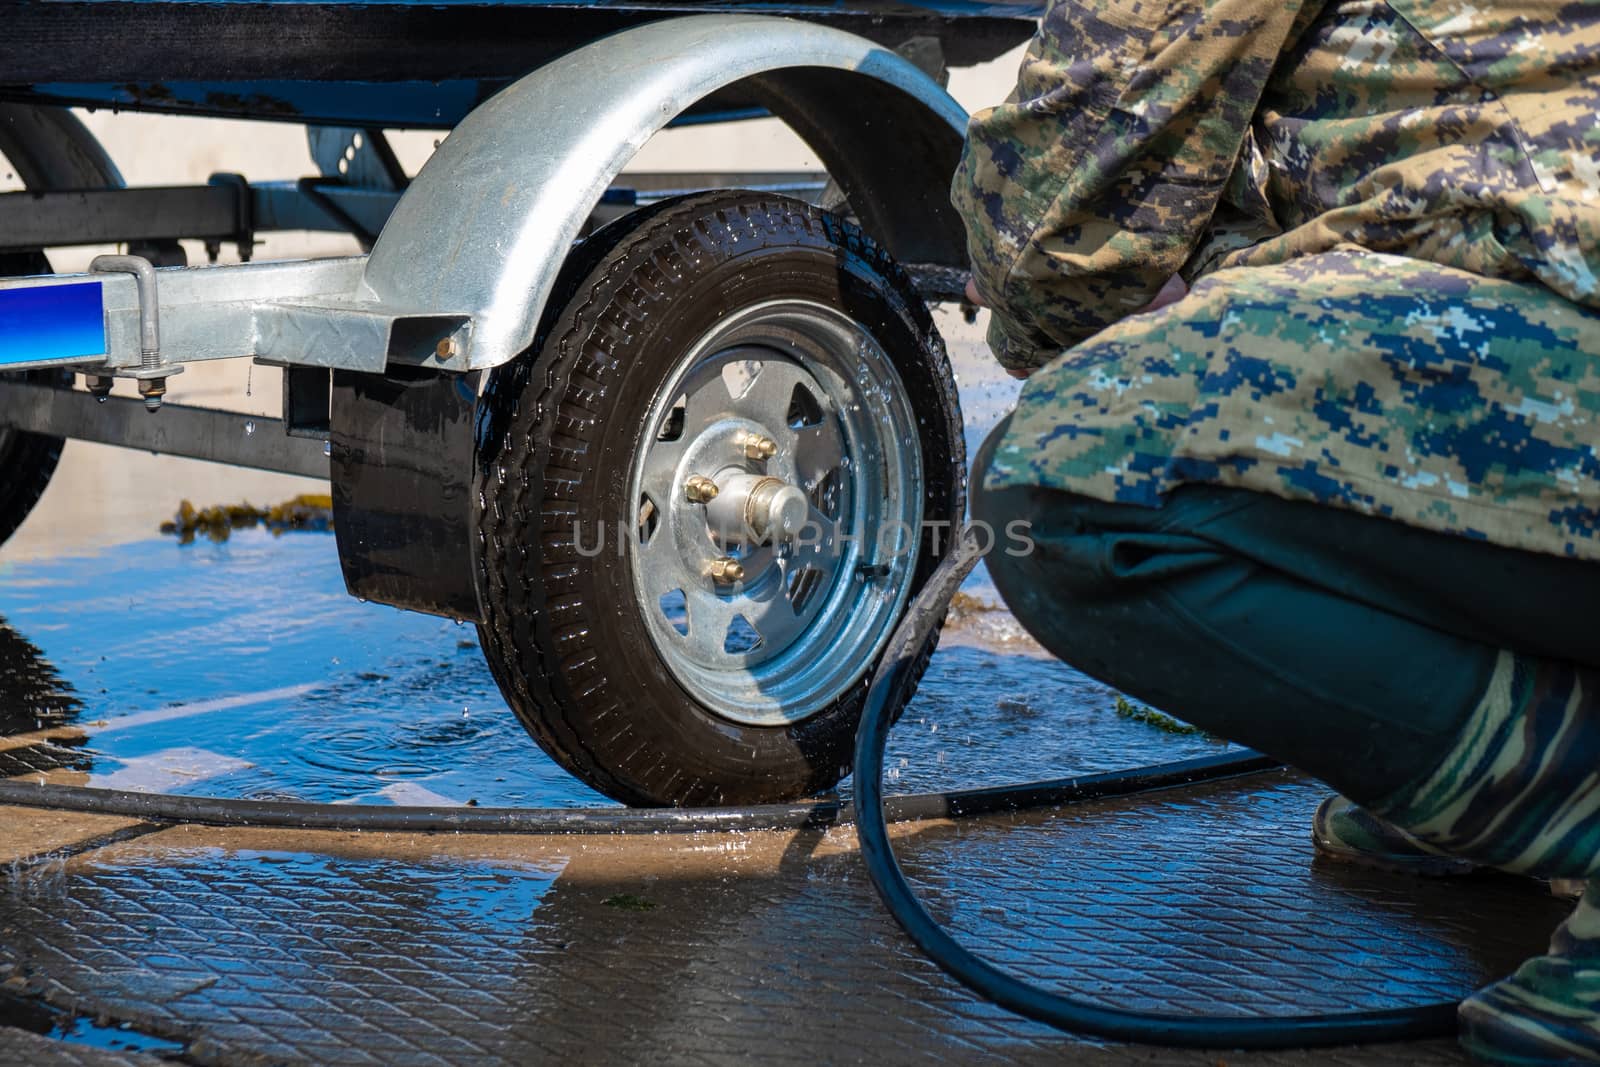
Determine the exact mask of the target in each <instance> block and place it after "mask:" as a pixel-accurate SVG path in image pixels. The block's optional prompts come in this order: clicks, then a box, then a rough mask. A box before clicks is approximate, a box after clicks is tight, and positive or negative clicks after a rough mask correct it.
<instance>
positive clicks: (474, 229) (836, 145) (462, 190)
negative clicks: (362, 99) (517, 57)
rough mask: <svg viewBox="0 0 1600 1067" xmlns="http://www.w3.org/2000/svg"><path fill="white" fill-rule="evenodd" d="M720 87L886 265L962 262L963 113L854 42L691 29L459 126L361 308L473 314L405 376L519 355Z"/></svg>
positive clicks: (783, 27) (774, 22) (494, 102)
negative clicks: (691, 114) (635, 189)
mask: <svg viewBox="0 0 1600 1067" xmlns="http://www.w3.org/2000/svg"><path fill="white" fill-rule="evenodd" d="M735 82H747V84H746V86H745V87H744V88H748V89H751V90H754V91H755V92H756V93H757V94H758V95H759V96H760V98H761V99H762V100H763V102H765V103H766V105H767V106H768V107H769V108H770V109H771V110H772V112H773V113H774V114H776V115H777V116H778V117H780V118H782V119H783V120H784V121H786V122H787V123H789V125H790V126H792V127H793V128H794V129H795V131H796V133H798V134H799V135H800V136H801V137H802V138H803V139H804V140H805V141H806V142H807V143H808V144H809V145H810V146H811V148H812V149H813V150H814V151H816V153H817V154H818V156H819V157H820V159H821V161H822V163H823V165H824V166H826V167H827V168H828V170H829V171H830V173H831V174H832V175H833V177H834V179H835V180H836V181H837V182H838V183H839V184H840V186H841V188H842V189H843V190H844V192H845V194H846V196H848V197H849V200H850V205H851V207H852V209H853V210H854V211H855V213H856V214H857V216H858V217H859V218H860V220H861V222H862V225H863V226H864V227H865V228H866V229H867V231H868V232H869V233H871V234H872V235H873V236H874V237H875V238H877V239H878V240H879V241H880V242H882V243H883V244H884V245H885V246H886V247H887V248H888V249H889V251H890V253H891V254H893V255H894V256H895V257H896V258H897V259H899V260H901V261H902V262H907V263H936V264H942V265H945V266H961V265H963V264H964V263H965V244H964V239H963V236H962V229H961V225H960V221H959V220H958V219H957V217H956V215H955V212H954V210H953V209H952V208H951V207H950V203H949V196H948V189H949V182H950V176H951V175H952V174H953V173H954V171H955V167H956V162H957V158H958V155H959V153H960V149H961V140H962V137H963V135H964V133H965V128H966V113H965V112H964V111H963V110H962V109H961V107H960V105H958V104H957V103H956V102H955V101H954V100H953V99H951V97H950V96H949V94H947V93H946V92H945V91H944V90H943V89H942V88H940V87H939V85H938V84H937V83H935V82H934V81H933V80H932V79H931V78H929V77H928V76H927V75H926V74H924V73H923V72H922V71H920V70H918V69H917V68H916V67H914V66H912V65H911V64H910V63H909V62H907V61H906V60H904V59H902V58H901V57H899V56H897V55H895V54H894V53H893V52H891V51H888V50H886V49H885V48H883V47H881V46H879V45H876V44H873V43H872V42H870V41H867V40H864V39H862V38H860V37H857V36H855V35H853V34H849V33H844V32H842V31H839V30H835V29H830V28H828V27H825V26H819V25H816V24H813V23H807V22H799V21H794V20H790V19H780V18H771V17H763V16H744V15H697V16H690V17H684V18H674V19H667V20H664V21H661V22H655V23H650V24H648V25H645V26H641V27H638V28H636V29H630V30H627V31H624V32H622V33H618V34H616V35H615V36H612V37H608V38H605V39H603V40H600V41H597V42H595V43H593V44H590V45H588V46H586V47H584V48H581V49H578V50H577V51H575V52H572V53H570V54H568V55H566V56H563V57H562V58H560V59H558V60H555V61H554V62H552V63H549V64H548V65H546V66H544V67H541V68H539V69H538V70H537V71H535V72H534V73H532V74H529V75H528V76H527V77H525V78H523V79H522V80H521V81H518V82H517V83H516V84H514V85H512V86H510V87H509V88H507V89H505V90H504V91H503V92H501V93H499V94H498V95H496V96H494V97H493V98H491V99H490V100H488V101H487V102H485V103H484V104H482V105H480V106H479V107H478V108H477V109H476V110H474V111H473V112H472V113H471V114H470V115H468V116H467V118H466V119H465V120H464V121H462V123H461V124H460V125H459V126H457V127H456V129H455V130H454V132H452V133H451V134H450V136H449V137H448V138H446V140H445V142H444V143H443V144H442V145H440V146H439V149H438V151H436V152H435V153H434V155H433V158H432V159H430V160H429V161H428V163H427V165H426V166H424V167H423V168H422V170H421V172H420V173H418V175H417V176H416V179H415V180H414V181H413V182H412V183H411V185H410V187H409V189H408V190H407V191H406V193H405V195H404V196H403V197H402V198H401V200H400V203H399V206H398V207H397V208H396V210H395V212H394V214H393V215H392V216H391V217H390V219H389V221H388V223H387V225H385V227H384V229H383V233H382V235H381V236H380V237H379V239H378V242H377V244H376V245H375V246H374V247H373V249H372V255H371V258H370V259H369V260H368V262H367V266H366V272H365V276H364V283H363V286H364V289H365V290H366V292H365V293H364V298H365V299H370V300H373V301H377V302H379V303H381V304H382V305H384V306H385V307H386V308H389V309H392V310H394V311H396V312H399V313H412V314H424V315H432V314H437V315H468V316H471V320H472V321H471V327H470V330H463V331H461V333H460V334H458V335H457V337H456V338H455V340H456V346H455V349H454V351H451V350H450V347H449V346H448V345H441V346H440V347H441V352H440V354H439V356H437V357H436V356H434V355H432V354H431V353H429V352H428V351H427V349H423V351H421V352H418V353H417V355H416V356H415V357H413V358H414V359H415V361H417V362H424V363H426V364H427V365H428V366H444V367H448V368H449V369H453V370H465V369H468V368H471V369H480V368H487V367H494V366H498V365H500V364H502V363H505V362H507V361H508V360H510V359H512V358H514V357H515V356H517V355H518V354H519V353H521V352H523V351H524V350H526V349H527V348H528V346H529V345H530V344H531V343H532V341H533V336H534V331H535V329H536V328H537V326H538V322H539V316H540V312H541V310H542V309H543V307H544V303H545V300H546V299H547V297H548V296H549V294H550V291H551V289H552V287H553V285H554V284H555V280H556V276H557V273H558V272H559V271H560V269H561V263H562V260H563V259H564V258H565V257H566V254H567V251H568V249H569V248H570V247H571V245H572V242H573V241H574V239H576V238H577V236H578V233H579V229H580V227H581V226H582V225H583V223H584V221H585V219H586V218H587V217H588V215H589V212H590V211H591V209H592V208H593V207H594V205H595V204H597V203H598V202H599V200H600V197H601V194H602V193H603V192H604V191H605V189H606V188H607V187H608V186H609V185H610V184H611V182H612V180H613V179H614V178H615V177H616V176H617V174H618V173H619V172H620V171H621V170H622V168H623V167H624V166H625V165H626V164H627V163H628V161H629V160H630V159H632V158H633V156H634V154H635V153H637V152H638V151H639V149H640V147H642V146H643V145H644V143H645V142H646V141H648V140H649V139H650V137H651V136H652V135H654V134H655V133H656V132H657V131H659V130H660V129H661V128H662V127H664V126H666V125H667V123H669V122H670V121H672V119H674V118H675V117H677V116H678V115H680V114H682V113H683V112H684V111H685V110H686V109H687V108H689V107H690V106H691V105H693V104H694V103H695V102H696V101H698V100H700V99H702V98H704V97H706V96H707V95H709V94H711V93H713V92H715V91H716V90H718V89H721V88H723V87H725V86H728V85H731V84H733V83H735ZM391 358H400V359H406V356H405V355H403V354H402V353H399V352H394V351H391Z"/></svg>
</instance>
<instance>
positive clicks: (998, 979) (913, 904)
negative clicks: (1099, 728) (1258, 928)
mask: <svg viewBox="0 0 1600 1067" xmlns="http://www.w3.org/2000/svg"><path fill="white" fill-rule="evenodd" d="M981 555H982V552H981V550H980V548H979V545H978V541H977V539H976V538H975V537H974V536H973V534H972V533H971V531H968V533H967V535H966V536H965V537H963V538H962V539H961V540H960V541H959V542H958V543H957V545H956V547H955V548H954V550H953V551H952V552H951V553H950V555H949V556H947V557H946V558H945V560H944V562H942V563H941V564H940V565H939V567H938V569H937V570H935V571H934V573H933V575H932V576H931V577H930V578H929V579H928V584H927V585H926V586H924V587H923V589H922V592H921V593H920V594H918V596H917V599H916V600H915V601H914V602H913V603H912V605H911V610H910V611H908V612H907V613H906V617H905V618H904V619H903V620H902V621H901V623H900V626H899V627H898V628H897V629H896V630H895V633H894V637H893V638H892V639H891V640H890V642H889V647H888V650H887V651H886V652H885V653H884V656H883V660H882V661H881V662H880V664H879V665H878V670H877V673H876V675H875V676H874V677H873V680H872V687H871V689H870V690H869V691H868V694H867V705H866V710H865V712H864V713H863V715H862V718H861V725H860V727H859V729H858V731H857V733H856V759H855V798H856V811H855V817H856V818H855V822H856V834H857V836H858V837H859V838H860V841H861V855H862V858H863V859H864V860H865V861H866V865H867V873H868V874H869V875H870V876H871V878H872V884H873V885H874V886H876V887H877V890H878V895H879V896H881V897H882V898H883V902H884V904H885V905H887V907H888V909H889V913H890V914H891V915H893V916H894V918H895V921H896V922H898V923H899V924H900V927H901V929H903V930H904V931H905V932H906V934H907V935H908V936H909V937H910V938H911V940H912V941H914V942H916V944H917V946H918V947H919V948H921V949H922V951H923V952H925V953H927V955H928V957H929V958H930V959H932V960H933V961H934V962H935V963H937V964H938V965H939V966H940V967H941V968H943V970H944V971H945V973H947V974H949V975H950V976H951V977H953V978H955V979H956V980H957V981H959V982H961V984H963V985H965V986H966V987H967V988H968V989H971V990H972V991H973V992H974V993H977V994H978V995H979V996H982V997H985V998H987V999H988V1000H992V1001H993V1002H995V1003H996V1004H999V1005H1000V1006H1002V1007H1004V1008H1009V1009H1010V1010H1011V1011H1014V1012H1016V1013H1017V1014H1019V1015H1025V1016H1027V1017H1028V1018H1030V1019H1034V1020H1037V1021H1038V1022H1042V1023H1048V1024H1049V1025H1051V1026H1054V1027H1056V1028H1058V1029H1061V1030H1069V1031H1071V1032H1073V1033H1077V1034H1087V1035H1090V1036H1094V1037H1104V1038H1110V1039H1112V1040H1116V1041H1133V1042H1139V1043H1142V1044H1148V1045H1176V1046H1181V1047H1185V1048H1245V1049H1268V1048H1305V1047H1310V1046H1317V1045H1350V1044H1360V1043H1366V1042H1377V1041H1412V1040H1416V1039H1419V1038H1428V1037H1442V1036H1446V1035H1453V1034H1454V1033H1455V1029H1456V1005H1455V1004H1427V1005H1423V1006H1420V1007H1412V1008H1392V1009H1389V1010H1386V1011H1361V1012H1349V1013H1345V1014H1338V1015H1291V1016H1265V1017H1262V1016H1258V1017H1254V1018H1248V1017H1245V1018H1241V1017H1238V1016H1204V1015H1164V1014H1160V1013H1156V1012H1141V1011H1127V1010H1124V1009H1121V1008H1111V1007H1105V1006H1102V1005H1099V1004H1092V1003H1089V1002H1087V1001H1081V1000H1073V999H1072V998H1070V997H1064V996H1062V995H1061V994H1059V993H1053V992H1051V991H1049V990H1047V989H1042V988H1040V987H1038V986H1035V985H1031V984H1030V983H1028V982H1024V981H1022V980H1020V979H1018V978H1016V977H1014V976H1012V975H1010V974H1007V973H1006V972H1005V971H1002V970H1000V969H999V968H998V967H995V966H994V965H993V964H991V963H988V962H987V961H985V960H983V959H981V958H979V957H978V956H976V955H974V954H973V953H972V952H971V951H969V950H968V949H967V948H965V947H964V946H963V945H961V944H960V943H959V942H957V941H956V940H955V938H953V937H951V936H950V935H949V934H948V933H946V932H945V930H944V928H943V927H941V926H940V925H939V924H938V922H937V921H935V920H934V918H933V916H932V915H929V914H928V911H927V909H926V908H924V907H923V906H922V904H921V902H920V901H918V900H917V897H916V894H915V893H914V892H913V891H912V889H911V886H910V885H909V884H908V883H907V882H906V878H905V874H904V872H903V871H901V869H900V864H899V862H898V861H896V859H895V857H894V850H893V849H892V848H891V847H890V845H889V830H888V826H887V825H886V823H885V808H886V805H887V803H888V802H887V801H886V800H885V798H884V796H883V752H884V747H885V745H886V744H887V743H888V739H889V729H890V727H891V726H892V725H893V722H892V720H893V715H892V713H891V709H893V708H896V707H899V706H901V705H902V704H903V702H904V698H905V697H907V696H909V693H907V692H906V690H907V688H908V687H909V686H910V684H911V674H910V667H911V665H912V664H913V663H914V662H915V660H916V656H917V652H918V650H919V649H921V648H922V646H923V643H924V642H925V641H926V640H927V639H928V636H929V634H930V633H931V631H932V628H933V627H934V626H935V625H937V624H938V622H939V621H940V620H941V619H943V617H944V608H945V607H946V605H948V604H949V603H950V599H951V597H953V596H954V595H955V592H956V590H957V589H958V588H959V587H960V585H961V582H962V580H963V579H964V578H966V576H967V575H968V574H969V573H971V571H972V568H973V567H974V566H976V564H977V562H978V560H979V558H980V557H981ZM1256 758H1257V759H1260V758H1261V757H1256Z"/></svg>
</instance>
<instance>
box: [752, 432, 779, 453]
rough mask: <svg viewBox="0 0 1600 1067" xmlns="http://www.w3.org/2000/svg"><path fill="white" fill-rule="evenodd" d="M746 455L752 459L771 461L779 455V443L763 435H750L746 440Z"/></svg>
mask: <svg viewBox="0 0 1600 1067" xmlns="http://www.w3.org/2000/svg"><path fill="white" fill-rule="evenodd" d="M744 454H745V455H746V456H748V457H749V458H751V459H771V458H772V457H773V456H775V455H777V454H778V442H776V441H774V440H773V439H772V438H770V437H767V436H765V435H763V434H759V433H753V434H750V435H749V436H747V437H746V438H745V439H744Z"/></svg>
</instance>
